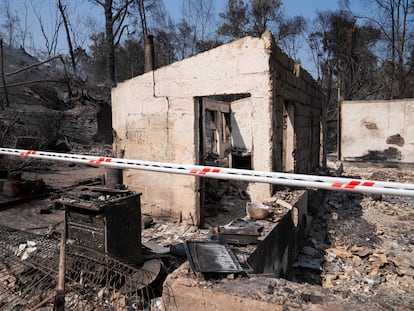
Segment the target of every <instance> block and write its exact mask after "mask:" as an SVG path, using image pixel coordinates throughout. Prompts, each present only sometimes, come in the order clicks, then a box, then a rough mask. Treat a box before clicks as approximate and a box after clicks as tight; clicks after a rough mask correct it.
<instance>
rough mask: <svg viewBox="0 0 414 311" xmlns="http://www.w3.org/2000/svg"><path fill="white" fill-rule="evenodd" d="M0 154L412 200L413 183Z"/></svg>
mask: <svg viewBox="0 0 414 311" xmlns="http://www.w3.org/2000/svg"><path fill="white" fill-rule="evenodd" d="M0 154H4V155H12V156H19V157H30V158H37V159H46V160H55V161H65V162H74V163H81V164H92V165H101V166H105V167H110V168H126V169H136V170H145V171H154V172H162V173H172V174H182V175H192V176H199V177H207V178H215V179H231V180H243V181H249V182H260V183H270V184H278V185H284V186H290V187H308V188H319V189H326V190H338V191H348V192H362V193H372V194H389V195H398V196H409V197H414V184H406V183H395V182H384V181H374V180H362V179H351V178H343V177H328V176H319V175H306V174H291V173H278V172H264V171H253V170H242V169H231V168H222V167H213V166H201V165H186V164H175V163H164V162H152V161H140V160H130V159H120V158H110V157H97V156H88V155H80V154H70V153H54V152H46V151H34V150H22V149H9V148H0Z"/></svg>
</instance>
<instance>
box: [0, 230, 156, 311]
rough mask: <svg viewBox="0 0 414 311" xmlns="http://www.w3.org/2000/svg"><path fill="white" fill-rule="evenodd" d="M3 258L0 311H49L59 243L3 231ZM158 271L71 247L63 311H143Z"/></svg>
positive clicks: (0, 249) (0, 244)
mask: <svg viewBox="0 0 414 311" xmlns="http://www.w3.org/2000/svg"><path fill="white" fill-rule="evenodd" d="M0 257H1V259H0V310H31V309H33V310H35V309H37V308H38V307H48V308H50V309H51V308H52V306H53V300H54V297H55V294H56V280H57V275H58V262H59V260H58V258H59V241H58V240H56V239H52V238H47V237H44V236H40V235H35V234H32V233H29V232H24V231H18V230H15V229H11V228H7V227H3V226H0ZM158 264H159V265H161V263H160V262H158ZM156 265H157V262H156V263H155V266H156ZM157 271H158V272H157ZM159 271H160V269H158V270H157V268H156V267H155V268H154V264H152V265H151V264H150V265H145V264H144V266H143V267H142V268H137V267H134V266H131V265H128V264H125V263H123V262H120V261H118V260H116V259H114V258H111V257H109V256H106V255H104V254H101V253H99V252H96V251H94V250H91V249H87V248H82V247H79V246H77V245H67V247H66V275H65V287H66V292H65V310H143V309H145V308H146V307H147V306H148V304H149V301H150V300H151V299H152V298H154V297H155V296H156V295H157V293H156V289H155V288H154V287H152V285H153V284H154V281H155V280H156V279H157V277H158V274H159Z"/></svg>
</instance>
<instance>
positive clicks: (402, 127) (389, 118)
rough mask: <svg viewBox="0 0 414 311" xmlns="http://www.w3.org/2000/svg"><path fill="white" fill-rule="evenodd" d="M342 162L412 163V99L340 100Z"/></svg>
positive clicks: (413, 157)
mask: <svg viewBox="0 0 414 311" xmlns="http://www.w3.org/2000/svg"><path fill="white" fill-rule="evenodd" d="M340 119H341V125H340V128H341V146H340V158H341V160H343V161H371V162H394V163H414V99H400V100H365V101H344V102H342V103H341V118H340Z"/></svg>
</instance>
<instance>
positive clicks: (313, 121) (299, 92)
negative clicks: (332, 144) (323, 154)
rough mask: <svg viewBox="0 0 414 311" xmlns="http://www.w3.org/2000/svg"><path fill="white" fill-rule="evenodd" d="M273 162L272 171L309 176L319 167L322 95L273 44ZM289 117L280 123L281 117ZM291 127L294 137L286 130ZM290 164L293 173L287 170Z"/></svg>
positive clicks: (312, 80) (314, 82)
mask: <svg viewBox="0 0 414 311" xmlns="http://www.w3.org/2000/svg"><path fill="white" fill-rule="evenodd" d="M270 68H271V77H272V83H273V100H274V105H273V121H274V124H273V128H274V129H275V133H276V136H275V139H274V141H273V159H274V170H275V171H282V170H283V171H294V172H295V173H308V172H310V171H311V170H312V169H314V168H316V167H318V166H320V150H321V142H320V132H321V116H322V99H323V93H322V90H321V88H320V86H319V85H318V84H317V83H316V81H315V80H314V79H313V78H312V76H311V75H310V74H309V73H308V72H307V71H306V70H304V69H302V68H301V67H300V65H298V64H295V63H294V61H293V60H292V59H291V58H289V57H288V56H287V55H286V54H284V53H283V52H282V51H281V49H280V48H279V47H278V46H277V45H276V44H273V46H272V57H271V63H270ZM284 115H285V116H287V115H289V116H290V117H292V119H291V120H289V117H287V118H285V120H283V116H284ZM289 122H290V123H291V124H292V126H293V128H292V129H291V130H293V132H294V135H293V137H292V135H290V134H289V135H286V134H287V133H283V128H285V131H288V132H289V130H290V129H289V127H288V126H287V125H288V124H289ZM290 163H293V169H290V167H291V166H292V165H291V164H290Z"/></svg>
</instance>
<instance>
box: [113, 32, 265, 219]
mask: <svg viewBox="0 0 414 311" xmlns="http://www.w3.org/2000/svg"><path fill="white" fill-rule="evenodd" d="M269 45H270V37H269V36H267V37H264V38H262V39H260V38H251V37H246V38H243V39H240V40H238V41H235V42H233V43H230V44H227V45H223V46H221V47H218V48H216V49H213V50H210V51H208V52H205V53H202V54H198V55H197V56H195V57H191V58H188V59H185V60H183V61H180V62H177V63H174V64H171V65H169V66H166V67H163V68H160V69H157V70H155V71H153V72H149V73H146V74H144V75H141V76H138V77H136V78H133V79H131V80H128V81H126V82H123V83H120V84H119V85H118V86H117V87H116V88H114V89H113V90H112V111H113V128H114V132H115V137H114V150H115V155H116V156H120V157H124V158H132V159H140V160H151V161H160V162H173V163H185V164H198V163H199V162H198V161H199V159H198V148H199V146H198V142H199V137H198V136H197V135H198V115H197V113H198V112H197V111H198V110H197V106H198V100H197V98H199V97H203V96H212V95H225V94H240V93H250V94H251V97H250V99H251V102H252V109H251V114H252V120H260V122H257V123H255V124H254V129H255V130H254V133H253V137H252V140H254V144H255V145H254V148H255V152H256V154H257V156H255V159H254V163H253V166H254V167H255V168H256V169H258V170H265V171H267V170H271V169H272V164H271V157H270V156H269V152H268V151H269V144H270V135H269V134H270V132H271V130H270V129H271V107H269V100H270V95H271V86H270V83H269V82H270V78H269V69H268V63H269V53H268V49H267V47H268V46H269ZM252 127H253V125H252ZM124 183H126V184H127V185H128V186H129V187H130V188H132V189H134V190H136V191H140V192H142V193H143V195H142V201H141V202H142V211H143V213H151V214H155V215H161V216H168V217H174V218H179V219H180V220H187V221H190V222H191V221H193V222H195V223H197V221H198V219H199V214H198V211H197V207H198V204H199V200H198V192H197V190H198V184H197V180H196V178H194V177H192V176H181V175H171V174H162V173H160V174H159V173H147V172H142V171H132V170H129V171H125V172H124ZM250 194H251V195H252V196H253V197H254V196H255V195H256V196H266V195H268V194H269V185H265V184H254V185H253V184H252V185H251V187H250Z"/></svg>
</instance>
